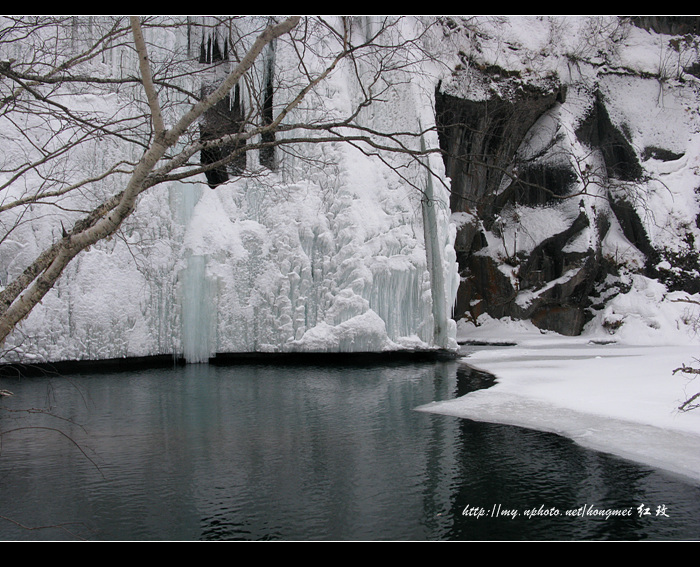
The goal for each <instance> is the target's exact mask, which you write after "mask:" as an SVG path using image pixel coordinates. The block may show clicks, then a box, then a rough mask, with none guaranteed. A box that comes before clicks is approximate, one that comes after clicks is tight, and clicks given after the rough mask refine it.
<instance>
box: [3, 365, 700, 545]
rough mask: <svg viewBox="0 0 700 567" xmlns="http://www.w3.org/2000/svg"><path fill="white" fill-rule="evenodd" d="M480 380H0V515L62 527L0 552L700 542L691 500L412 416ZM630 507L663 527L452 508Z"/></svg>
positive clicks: (529, 446)
mask: <svg viewBox="0 0 700 567" xmlns="http://www.w3.org/2000/svg"><path fill="white" fill-rule="evenodd" d="M490 380H491V378H490V377H489V376H488V375H484V374H483V373H478V372H473V371H471V370H470V369H468V368H466V367H463V366H462V365H460V364H458V363H457V362H438V363H429V364H428V363H426V364H405V363H404V364H398V363H397V364H391V365H383V366H378V365H376V364H372V365H369V364H367V365H352V366H338V367H335V366H330V365H317V366H308V365H307V366H302V365H293V366H279V365H277V366H272V365H253V364H249V365H237V366H231V367H216V366H211V365H190V366H186V367H181V368H175V369H168V370H147V371H143V372H137V373H134V372H121V373H113V374H100V375H92V374H84V375H72V376H70V377H63V378H57V379H50V378H48V377H43V378H23V379H21V380H19V379H17V380H14V381H13V383H12V384H11V385H10V384H7V383H4V385H3V387H7V388H8V389H10V390H12V391H13V392H14V393H15V396H14V397H12V398H6V399H5V400H3V402H2V405H1V406H0V408H1V409H2V411H0V420H1V421H0V430H1V431H2V432H3V433H4V435H3V438H2V442H3V443H2V453H1V454H0V482H1V483H2V484H1V486H2V490H0V515H1V516H4V517H5V518H10V519H12V520H14V521H16V522H19V523H21V524H22V525H24V526H56V525H58V524H64V523H68V524H69V525H66V526H63V527H61V528H53V529H45V530H38V531H29V530H27V529H25V528H22V527H20V526H19V525H17V524H15V523H12V522H10V521H8V520H2V519H0V538H2V539H24V540H29V539H71V538H74V537H85V538H88V539H103V540H142V539H151V540H275V539H284V540H314V539H318V540H347V539H351V540H377V539H381V540H446V539H457V540H492V539H496V540H504V539H505V540H520V539H526V540H541V539H644V538H652V539H674V538H675V539H695V538H697V537H698V536H699V535H700V530H699V529H698V518H700V487H697V486H690V485H688V484H686V483H684V482H681V481H677V480H675V479H673V478H669V477H667V476H664V475H662V474H661V473H659V472H657V471H654V470H651V469H647V468H644V467H639V466H636V465H633V464H631V463H627V462H625V461H621V460H619V459H616V458H614V457H610V456H607V455H604V454H601V453H596V452H592V451H588V450H585V449H582V448H580V447H578V446H576V445H575V444H573V443H572V442H570V441H568V440H566V439H562V438H560V437H557V436H555V435H551V434H543V433H539V432H535V431H528V430H523V429H518V428H514V427H510V426H502V425H492V424H483V423H474V422H471V421H469V420H463V419H458V418H453V417H449V416H439V415H434V414H428V413H425V412H417V411H414V410H413V408H415V407H418V406H420V405H423V404H425V403H428V402H431V401H435V400H442V399H449V398H453V397H455V396H458V395H464V394H465V393H466V392H468V391H473V390H474V389H478V388H480V387H487V386H488V385H490ZM28 407H32V408H48V407H50V409H51V411H52V412H53V413H54V414H56V415H58V416H60V419H57V418H53V417H50V416H49V415H45V414H40V413H26V412H23V411H20V410H24V409H26V408H28ZM15 412H18V413H15ZM19 427H24V429H21V430H17V429H18V428H19ZM27 427H32V429H28V428H27ZM36 427H45V428H47V429H34V428H36ZM48 428H51V429H48ZM13 429H15V431H14V432H12V433H10V431H11V430H13ZM641 503H646V504H648V505H653V506H656V505H659V504H666V505H667V506H668V507H669V510H670V511H671V514H670V517H669V518H658V517H655V516H650V517H645V518H639V517H637V516H634V517H631V518H612V519H608V520H601V519H600V518H590V517H589V518H575V517H566V518H562V517H557V518H552V517H549V518H547V517H538V518H532V519H527V518H525V517H524V516H522V515H521V516H519V517H517V518H514V519H511V518H506V517H500V518H490V517H483V518H479V519H474V518H473V517H469V516H465V515H463V511H464V509H465V507H466V506H468V505H469V506H476V507H483V508H485V509H492V507H493V506H494V505H499V504H500V505H501V506H502V507H503V508H509V509H515V510H519V511H525V510H527V509H532V508H533V507H539V506H540V505H544V506H546V507H556V508H558V509H561V510H566V509H574V508H577V507H580V506H583V505H585V504H589V505H591V504H594V505H596V506H598V507H600V508H626V507H630V506H637V505H639V504H641ZM654 510H655V508H654V509H653V510H652V513H653V511H654Z"/></svg>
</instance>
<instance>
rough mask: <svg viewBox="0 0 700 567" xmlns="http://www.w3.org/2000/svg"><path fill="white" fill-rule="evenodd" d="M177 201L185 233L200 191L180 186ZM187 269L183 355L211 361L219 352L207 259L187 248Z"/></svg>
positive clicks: (184, 276) (184, 271) (182, 304)
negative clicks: (216, 342)
mask: <svg viewBox="0 0 700 567" xmlns="http://www.w3.org/2000/svg"><path fill="white" fill-rule="evenodd" d="M177 190H178V191H179V195H178V200H179V206H180V220H181V222H182V224H183V226H184V229H185V233H186V231H187V228H188V224H189V222H190V220H191V218H192V215H193V212H194V208H195V206H196V205H197V202H198V201H199V198H200V196H201V190H199V189H198V188H197V187H195V186H194V185H184V184H183V185H180V186H179V187H178V188H177ZM184 249H185V266H184V268H183V269H182V270H181V271H180V273H179V275H178V280H179V289H180V293H179V300H180V331H181V340H182V343H181V344H182V352H183V356H184V357H185V360H186V361H187V362H190V363H197V362H208V361H209V358H210V357H211V356H212V354H214V351H215V350H216V349H215V347H214V346H213V345H214V339H215V321H216V319H215V315H216V311H215V309H214V307H213V305H214V293H213V291H214V290H213V288H212V283H211V281H210V279H209V278H208V277H207V260H208V258H207V256H206V255H200V254H193V253H192V251H191V250H188V249H187V246H185V248H184Z"/></svg>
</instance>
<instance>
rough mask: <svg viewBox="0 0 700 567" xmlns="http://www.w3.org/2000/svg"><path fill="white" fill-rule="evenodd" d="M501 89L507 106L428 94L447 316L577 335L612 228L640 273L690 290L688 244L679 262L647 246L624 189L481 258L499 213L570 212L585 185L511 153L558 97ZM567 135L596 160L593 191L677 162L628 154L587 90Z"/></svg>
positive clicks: (544, 162) (602, 270) (581, 176)
mask: <svg viewBox="0 0 700 567" xmlns="http://www.w3.org/2000/svg"><path fill="white" fill-rule="evenodd" d="M506 80H507V79H506ZM510 92H515V93H517V94H516V96H512V97H511V98H509V99H508V100H504V99H501V98H499V97H497V96H494V97H493V98H491V99H489V100H485V101H484V100H479V101H469V100H463V99H459V98H457V97H454V96H450V95H447V94H444V93H441V92H439V91H438V93H437V97H436V99H437V100H436V112H437V124H438V132H439V135H440V144H441V149H442V150H443V151H444V155H445V166H446V172H447V175H448V176H449V177H450V178H451V180H452V195H451V208H452V212H453V213H456V215H455V217H459V219H460V220H459V223H458V230H457V237H456V241H455V249H456V252H457V260H458V263H459V270H460V276H461V284H460V288H459V290H458V297H457V301H456V307H455V312H454V317H455V319H461V318H466V319H470V320H476V319H477V318H478V317H479V316H480V315H481V314H482V313H487V314H489V315H490V316H492V317H494V318H502V317H511V318H513V319H529V320H531V321H532V322H533V323H534V324H535V325H537V326H538V327H540V328H542V329H548V330H553V331H557V332H559V333H561V334H565V335H576V334H579V333H580V332H581V331H582V329H583V326H584V325H585V323H586V322H587V321H588V320H589V319H590V317H591V314H592V310H594V309H598V308H600V307H601V305H600V304H599V303H596V302H597V301H598V300H597V299H596V297H595V295H596V293H597V292H596V286H598V287H600V286H601V285H602V282H603V281H604V280H605V278H606V276H608V275H609V274H615V272H616V268H617V267H616V266H615V265H614V262H611V261H610V259H609V258H604V257H603V255H602V254H601V242H602V240H603V238H605V236H606V234H607V231H608V230H609V228H610V227H611V225H612V223H615V224H616V225H619V227H620V229H621V231H622V233H623V234H624V237H625V238H627V240H628V241H629V242H630V243H631V244H632V245H633V246H634V247H636V249H637V250H638V251H639V252H641V253H642V254H643V255H644V256H645V257H646V259H647V261H646V266H645V267H644V268H643V269H644V275H647V276H649V277H656V278H658V279H660V280H662V281H664V283H666V284H667V285H669V288H671V289H684V290H686V291H689V292H691V293H693V292H695V291H698V290H700V276H698V275H697V274H699V273H700V269H699V268H698V267H699V266H700V263H699V262H698V254H697V253H696V252H693V251H694V250H695V246H694V245H692V243H691V245H689V253H688V254H687V255H684V256H683V257H682V258H679V257H674V258H671V257H669V255H668V254H664V252H663V251H661V250H657V249H655V247H654V245H653V244H652V242H651V241H650V238H649V235H648V234H647V232H646V230H645V228H644V223H643V222H642V220H641V219H640V217H639V215H638V213H637V211H636V209H635V207H634V204H633V203H632V202H631V201H628V200H627V199H628V197H627V196H626V195H625V193H624V192H622V193H621V192H619V191H618V192H613V191H612V189H610V193H609V194H608V195H607V202H606V203H601V205H602V206H600V207H598V209H597V210H596V207H585V206H584V202H583V201H581V202H580V206H579V209H578V210H579V212H578V216H576V215H571V214H568V215H566V216H567V218H570V221H569V224H568V226H567V227H566V228H564V229H563V230H561V231H560V232H558V233H557V234H554V235H551V236H549V237H546V238H544V239H543V240H542V241H541V242H536V243H535V244H534V246H531V247H530V248H529V249H528V250H527V251H518V250H516V249H515V247H513V251H512V253H508V252H509V251H508V250H506V254H505V257H498V256H496V255H494V254H493V253H487V252H486V251H485V247H486V246H487V243H488V241H489V240H490V241H491V242H493V241H494V240H497V239H498V237H499V230H500V229H499V222H500V215H501V214H504V211H508V210H513V208H514V207H520V208H521V209H522V208H523V207H526V208H531V209H537V208H539V209H542V208H545V209H546V208H552V209H554V208H556V207H562V206H564V203H567V202H568V203H570V204H571V205H574V206H573V207H572V206H568V207H566V210H567V211H571V210H572V209H573V210H575V205H576V204H577V203H578V200H579V198H580V197H576V194H577V192H578V191H580V190H581V187H582V185H584V186H585V184H586V179H585V176H586V175H587V174H586V172H585V171H581V170H580V169H578V168H577V166H575V165H574V164H573V163H569V162H568V161H566V160H552V159H547V156H546V152H547V149H546V148H545V150H544V151H543V153H542V155H538V156H534V157H532V158H530V159H529V160H528V161H522V160H520V159H519V156H518V149H519V147H520V145H521V143H522V142H523V140H524V139H525V137H526V135H527V134H528V133H529V131H530V130H531V128H533V126H534V125H535V123H536V121H537V120H538V119H539V118H540V117H542V115H543V114H544V113H546V112H547V111H548V110H549V109H551V108H552V107H553V106H554V105H555V104H557V103H558V102H561V101H563V100H564V97H565V94H566V93H565V91H564V90H563V89H561V88H558V87H557V86H554V87H552V88H549V89H543V90H540V89H536V88H534V87H533V88H528V89H526V88H520V89H517V90H515V89H514V90H511V91H510ZM575 134H576V137H577V139H578V141H579V142H580V143H581V144H582V145H584V146H585V147H588V148H592V149H594V150H595V151H596V152H597V153H598V154H599V155H600V156H601V157H602V160H603V162H604V167H603V168H602V169H601V171H599V172H596V175H599V176H601V177H599V178H596V180H595V181H596V183H599V184H600V183H602V184H603V186H607V185H608V182H607V181H606V180H608V181H609V182H610V184H609V185H610V187H612V186H614V185H616V184H617V185H619V184H623V185H624V184H627V185H629V186H635V183H638V182H640V180H641V179H642V178H643V172H644V169H643V166H642V162H643V161H645V160H647V159H651V158H653V159H657V160H674V159H679V157H681V156H678V155H676V154H674V153H672V152H669V151H668V150H665V149H664V148H651V147H650V148H644V149H642V150H641V151H639V153H638V152H637V151H636V150H635V148H634V147H633V146H632V144H631V143H630V141H629V136H628V135H627V134H626V132H625V127H624V125H622V126H620V125H615V124H613V122H612V121H611V119H610V116H609V113H608V111H607V106H606V101H605V100H604V99H603V97H602V96H601V95H600V94H599V93H592V104H591V105H590V109H589V111H588V114H587V115H586V116H584V117H583V119H582V120H580V122H579V123H578V128H577V130H576V132H575ZM613 181H614V183H612V182H613ZM601 211H604V212H601ZM699 218H700V217H699ZM698 222H699V223H700V220H699V221H698ZM524 228H527V227H524ZM579 236H584V237H586V238H588V240H586V239H585V238H584V239H582V240H583V241H584V242H586V241H587V242H588V245H587V248H586V247H585V246H584V247H583V248H582V247H581V246H571V243H573V242H574V241H575V240H576V239H577V237H579ZM504 248H505V241H504ZM661 260H666V261H668V263H670V264H671V265H672V266H674V267H675V268H677V269H672V270H668V271H666V272H661V271H659V269H658V268H656V266H657V265H658V264H659V262H660V261H661ZM678 268H680V269H678ZM679 274H684V275H683V276H681V275H679ZM688 274H695V275H694V276H689V275H688Z"/></svg>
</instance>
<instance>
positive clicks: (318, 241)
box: [0, 37, 457, 362]
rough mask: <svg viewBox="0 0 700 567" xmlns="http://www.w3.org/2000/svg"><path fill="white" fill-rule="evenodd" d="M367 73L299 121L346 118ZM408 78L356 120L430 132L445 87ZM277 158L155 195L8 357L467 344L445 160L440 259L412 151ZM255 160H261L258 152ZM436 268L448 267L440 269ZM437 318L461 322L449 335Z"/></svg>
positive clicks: (39, 239)
mask: <svg viewBox="0 0 700 567" xmlns="http://www.w3.org/2000/svg"><path fill="white" fill-rule="evenodd" d="M180 40H181V39H179V38H176V37H175V38H174V37H169V38H168V41H171V42H177V41H180ZM292 55H293V54H292V53H285V52H284V50H283V48H282V47H278V49H277V52H276V53H275V54H274V61H275V64H276V65H277V73H278V76H277V80H278V81H280V82H283V81H286V80H290V75H289V73H292V72H294V69H296V68H297V67H295V66H294V61H293V58H292ZM264 64H265V62H264V61H262V62H261V65H264ZM307 64H308V65H309V67H310V68H313V66H314V65H315V64H320V62H319V61H314V60H309V61H307ZM351 71H352V72H351ZM355 71H356V69H343V68H340V69H339V70H338V71H337V72H336V73H334V75H333V76H332V77H331V78H330V80H329V81H327V82H325V83H324V84H323V86H322V87H321V89H320V90H319V91H318V92H316V93H314V94H313V99H312V101H311V102H310V104H309V105H307V106H304V107H302V108H299V109H297V111H296V113H295V114H293V115H291V116H290V117H289V121H290V122H295V121H303V120H309V119H313V118H319V115H317V114H314V113H318V112H321V111H322V112H323V115H324V116H325V117H327V116H334V115H335V116H340V115H342V114H343V113H344V112H347V110H348V109H350V108H352V107H353V104H354V103H355V102H357V100H358V97H359V96H360V93H361V91H360V88H359V84H358V82H357V77H356V76H353V73H354V72H355ZM367 71H368V72H370V71H371V69H368V70H367ZM424 79H425V80H426V81H428V82H430V80H431V79H430V78H429V77H427V76H426V77H424ZM407 84H409V83H404V84H401V85H399V86H398V87H397V88H395V89H389V90H388V91H387V92H386V93H385V98H386V100H387V102H386V103H384V104H378V105H377V106H376V107H373V111H372V112H371V113H363V114H361V115H360V116H359V117H358V122H359V123H361V124H363V125H366V126H369V127H373V128H378V129H381V128H385V129H386V128H388V129H392V130H401V129H402V128H410V129H412V130H415V131H417V129H418V128H419V124H421V123H422V124H423V126H424V127H426V126H428V127H429V126H430V125H431V124H432V122H433V121H434V112H433V106H432V100H430V98H429V96H428V97H426V94H425V93H432V92H433V90H434V85H432V84H430V85H429V86H427V88H426V85H420V84H416V83H411V86H410V88H407ZM294 94H296V93H289V96H293V95H294ZM118 103H119V101H118V99H117V98H116V97H115V99H114V100H107V101H106V102H104V104H118ZM277 103H278V104H283V103H284V100H278V101H277ZM426 143H428V144H437V140H436V139H427V141H426ZM111 151H112V152H113V154H110V156H111V157H113V156H114V155H117V154H118V148H117V149H112V150H111ZM103 154H104V152H103ZM105 159H106V156H105ZM276 159H277V167H276V168H275V169H274V171H270V170H265V171H264V175H262V176H252V177H239V178H233V179H232V180H231V181H230V182H229V183H226V184H224V185H221V186H219V187H217V188H216V189H210V188H209V186H208V185H207V184H206V180H205V179H204V177H202V179H201V180H199V181H198V182H197V183H192V182H187V183H171V184H168V185H162V186H159V187H156V188H154V189H152V190H150V191H149V192H148V193H146V194H144V195H143V196H142V197H141V199H140V201H139V203H138V208H137V211H136V213H135V214H134V215H133V216H132V217H131V218H129V219H128V221H127V222H126V223H125V225H124V227H123V230H122V231H121V233H120V234H119V236H118V237H116V238H114V239H112V240H110V241H106V242H102V243H100V244H99V245H97V246H94V247H93V248H92V249H90V250H88V251H86V252H84V253H82V254H81V255H80V256H79V257H78V258H77V259H76V261H75V262H74V263H73V264H71V265H70V266H69V268H68V269H67V270H66V272H65V274H64V275H63V277H62V278H61V280H60V281H59V282H58V284H57V285H56V286H55V288H54V289H53V290H52V291H51V292H50V294H49V295H48V296H47V297H46V298H45V300H44V301H43V303H42V305H39V306H38V307H37V308H36V309H35V311H34V312H32V314H31V315H30V316H29V317H28V318H27V319H26V320H25V321H24V322H23V323H22V325H21V328H20V329H19V330H18V332H17V333H15V334H14V335H13V336H11V337H10V338H9V339H8V341H7V344H6V345H5V349H6V352H5V355H4V360H6V361H16V360H21V361H24V362H27V361H56V360H75V359H106V358H121V357H130V356H146V355H156V354H173V355H178V356H179V355H183V356H184V357H185V358H186V359H187V360H188V361H190V362H202V361H206V360H207V359H208V358H209V357H210V356H211V355H213V354H214V353H217V352H221V353H225V352H292V351H312V352H352V351H383V350H395V349H427V348H435V347H440V348H445V347H446V348H454V346H455V345H456V342H455V330H454V322H452V321H451V319H449V316H450V315H451V308H452V302H453V300H454V294H455V290H456V282H457V271H456V269H457V265H456V262H455V261H454V250H453V248H452V239H453V238H454V231H453V230H452V229H451V226H450V224H449V223H450V214H449V210H448V201H447V190H446V188H445V187H444V185H443V183H442V182H443V181H445V180H444V178H442V177H441V176H442V175H443V173H442V171H443V170H442V163H441V160H439V159H437V160H435V161H434V162H431V163H430V165H431V168H432V170H433V175H435V176H437V177H436V178H435V179H434V180H431V184H432V188H433V191H434V194H433V196H432V202H431V205H432V215H433V217H432V218H433V220H432V221H431V222H434V226H432V227H431V230H430V231H427V234H429V239H431V240H430V242H429V243H428V244H429V247H430V250H431V253H432V254H434V255H435V254H437V256H438V258H437V260H438V261H437V262H432V263H431V264H428V262H427V259H426V241H425V238H426V231H424V227H423V212H422V209H421V198H422V192H421V189H424V188H425V186H426V183H427V182H428V179H427V177H426V174H425V171H424V170H423V169H422V168H420V167H416V166H415V164H413V165H411V164H410V163H407V161H406V158H404V157H403V156H400V155H397V156H394V157H390V161H389V164H388V165H387V163H385V161H383V160H381V159H378V158H376V157H372V156H370V155H367V154H366V153H363V152H362V151H359V150H358V149H357V148H354V147H352V146H349V145H344V144H342V143H338V144H324V145H321V144H311V145H305V146H295V147H294V151H293V152H288V153H278V155H277V156H276ZM392 160H394V161H392ZM248 165H249V166H250V167H251V168H252V169H255V168H256V167H259V160H258V156H257V155H256V154H255V153H251V154H250V155H249V156H248ZM392 165H395V166H401V169H400V170H399V171H401V174H402V175H399V174H398V173H397V171H394V169H393V168H392V167H391V166H392ZM107 189H110V188H106V189H105V190H107ZM36 224H37V226H34V227H31V226H29V225H24V226H25V227H26V229H23V230H22V232H21V234H20V233H19V232H18V233H16V234H17V239H16V241H13V242H15V243H14V246H15V248H19V249H20V253H19V254H17V253H16V250H15V253H12V251H10V249H9V247H8V246H10V245H12V243H4V244H3V247H4V248H0V263H2V268H3V270H4V273H6V274H7V277H11V276H12V275H13V274H14V273H17V271H18V270H19V269H20V267H21V265H22V262H26V261H28V260H29V259H30V258H31V257H32V254H35V253H36V252H37V251H38V250H40V249H41V247H43V246H45V245H46V242H47V238H48V241H49V242H50V239H51V231H52V230H55V225H51V224H49V223H46V222H44V221H41V220H37V223H36ZM3 250H4V251H5V252H4V254H3ZM437 265H439V266H441V269H442V270H444V272H443V273H441V274H439V275H440V277H438V278H435V275H434V274H432V277H431V273H430V269H431V268H432V267H434V266H437ZM435 281H438V282H440V284H439V289H437V288H436V287H435V286H434V284H433V283H432V282H435ZM3 283H4V282H3ZM435 301H438V302H440V307H441V308H440V309H437V310H435V309H433V306H434V302H435ZM436 313H438V314H442V315H440V316H441V317H444V318H446V319H448V320H443V321H441V322H439V323H440V326H441V328H443V329H444V330H445V332H444V333H443V334H442V335H440V336H439V338H438V339H437V340H436V333H435V329H436V320H435V314H436Z"/></svg>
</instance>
